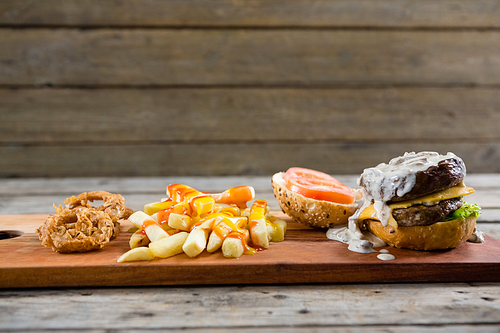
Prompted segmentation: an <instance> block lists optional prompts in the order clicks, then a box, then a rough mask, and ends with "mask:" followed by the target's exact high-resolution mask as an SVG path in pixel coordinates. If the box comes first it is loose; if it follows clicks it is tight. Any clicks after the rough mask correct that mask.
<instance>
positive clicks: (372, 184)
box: [358, 152, 466, 203]
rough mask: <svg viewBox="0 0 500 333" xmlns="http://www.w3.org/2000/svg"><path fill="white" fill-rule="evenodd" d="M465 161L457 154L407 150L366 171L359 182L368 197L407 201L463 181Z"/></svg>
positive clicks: (374, 199) (381, 199) (381, 200)
mask: <svg viewBox="0 0 500 333" xmlns="http://www.w3.org/2000/svg"><path fill="white" fill-rule="evenodd" d="M465 173H466V170H465V164H464V162H463V161H462V159H461V158H459V157H458V156H456V155H455V154H453V153H448V154H446V155H440V154H439V153H436V152H420V153H414V152H411V153H405V154H404V155H403V156H399V157H395V158H393V159H392V160H390V161H389V163H388V164H386V163H381V164H379V165H377V166H376V167H373V168H368V169H365V170H364V171H363V173H362V174H361V176H360V178H359V179H358V184H359V185H360V186H361V187H362V188H363V192H364V193H365V195H366V196H367V199H372V200H373V201H375V202H377V201H379V202H384V203H386V202H390V201H403V200H410V199H414V198H417V197H420V196H424V195H427V194H430V193H433V192H436V191H440V190H443V189H446V188H449V187H452V186H456V185H458V184H460V183H461V182H462V181H463V179H464V177H465Z"/></svg>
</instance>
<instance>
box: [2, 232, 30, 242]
mask: <svg viewBox="0 0 500 333" xmlns="http://www.w3.org/2000/svg"><path fill="white" fill-rule="evenodd" d="M22 234H24V232H22V231H20V230H0V240H3V239H9V238H16V237H19V236H21V235H22Z"/></svg>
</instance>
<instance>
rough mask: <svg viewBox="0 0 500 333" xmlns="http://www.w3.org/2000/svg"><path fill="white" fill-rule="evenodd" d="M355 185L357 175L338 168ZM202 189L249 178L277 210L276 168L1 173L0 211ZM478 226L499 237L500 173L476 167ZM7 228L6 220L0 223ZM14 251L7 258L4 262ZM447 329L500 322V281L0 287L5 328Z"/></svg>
mask: <svg viewBox="0 0 500 333" xmlns="http://www.w3.org/2000/svg"><path fill="white" fill-rule="evenodd" d="M338 178H339V179H340V180H341V181H343V182H344V183H346V184H348V185H350V186H354V185H355V179H356V177H355V176H339V177H338ZM174 182H175V183H184V184H188V185H191V186H193V187H195V188H198V189H200V190H203V191H222V190H224V189H226V188H229V187H232V186H237V185H243V184H244V185H252V186H254V188H255V189H256V196H257V197H258V198H262V199H265V200H267V201H268V202H269V204H270V205H271V208H272V209H274V210H278V209H279V208H278V206H277V202H276V201H275V199H274V197H273V194H272V190H271V186H270V177H223V178H220V177H219V178H197V177H176V178H167V177H163V178H115V179H113V178H81V179H74V178H71V179H69V178H68V179H3V180H0V196H1V201H0V214H1V215H4V214H49V213H52V212H53V208H52V204H53V203H55V204H60V203H63V200H64V198H66V197H68V196H70V195H74V194H78V193H81V192H84V191H91V190H106V191H110V192H115V193H121V194H122V195H124V197H125V199H126V202H127V205H128V206H130V207H131V208H133V209H135V210H138V209H142V207H143V205H144V204H145V203H147V202H151V201H156V200H158V199H159V198H161V197H162V196H164V192H165V187H166V185H168V184H169V183H174ZM466 183H467V185H469V186H472V187H474V188H475V189H476V193H474V194H473V195H472V197H470V199H469V200H470V201H474V202H476V203H478V204H479V205H481V206H482V208H483V214H482V216H481V218H480V220H479V221H478V227H479V229H480V230H482V231H483V232H485V233H486V234H487V235H489V236H491V237H493V238H495V239H497V240H500V206H499V205H498V204H497V203H498V199H499V196H500V175H496V174H472V175H468V176H467V181H466ZM0 229H1V225H0ZM7 260H9V258H1V259H0V266H1V263H2V262H6V261H7ZM333 328H335V329H336V330H337V331H342V332H351V331H361V332H374V331H396V330H397V331H407V332H417V331H418V332H421V331H425V332H442V331H461V332H469V331H471V332H472V331H474V332H477V331H481V332H485V331H487V332H490V331H491V332H498V330H499V329H500V283H460V282H457V283H393V284H387V283H385V284H383V283H375V284H292V285H272V284H271V285H269V284H268V285H222V286H182V287H179V286H161V287H110V288H95V287H92V288H89V287H86V288H80V287H72V288H44V289H3V290H1V289H0V331H53V330H60V331H74V330H78V331H92V332H101V331H111V330H113V331H139V330H167V329H168V330H172V331H181V330H182V331H184V332H195V331H196V332H198V331H211V332H215V331H217V332H226V331H233V330H239V331H245V332H253V331H256V330H259V331H261V332H268V331H298V332H311V331H314V332H323V331H331V330H332V329H333Z"/></svg>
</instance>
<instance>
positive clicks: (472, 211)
mask: <svg viewBox="0 0 500 333" xmlns="http://www.w3.org/2000/svg"><path fill="white" fill-rule="evenodd" d="M472 215H474V216H475V217H476V218H478V217H479V215H481V207H479V206H478V205H476V204H469V203H467V202H464V204H463V205H462V207H460V208H459V209H457V210H456V211H454V212H453V213H450V214H449V215H448V216H446V217H445V218H444V220H443V221H451V220H456V219H465V218H468V217H469V216H472Z"/></svg>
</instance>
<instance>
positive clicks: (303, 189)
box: [283, 167, 354, 204]
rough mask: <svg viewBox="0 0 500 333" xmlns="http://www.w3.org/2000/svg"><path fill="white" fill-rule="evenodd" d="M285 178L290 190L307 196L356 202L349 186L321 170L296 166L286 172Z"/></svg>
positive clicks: (337, 201)
mask: <svg viewBox="0 0 500 333" xmlns="http://www.w3.org/2000/svg"><path fill="white" fill-rule="evenodd" d="M283 179H284V180H285V182H286V187H287V188H288V189H289V190H290V191H294V192H297V193H300V194H302V195H303V196H305V197H307V198H311V199H315V200H324V201H331V202H336V203H340V204H352V203H353V202H354V195H353V193H352V190H351V189H350V188H349V187H348V186H346V185H344V184H342V183H341V182H339V181H338V180H337V179H335V178H334V177H332V176H330V175H328V174H326V173H323V172H321V171H316V170H311V169H305V168H297V167H294V168H290V169H288V170H287V172H285V174H284V175H283Z"/></svg>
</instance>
